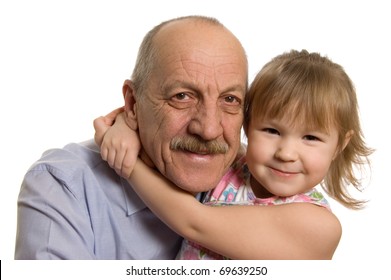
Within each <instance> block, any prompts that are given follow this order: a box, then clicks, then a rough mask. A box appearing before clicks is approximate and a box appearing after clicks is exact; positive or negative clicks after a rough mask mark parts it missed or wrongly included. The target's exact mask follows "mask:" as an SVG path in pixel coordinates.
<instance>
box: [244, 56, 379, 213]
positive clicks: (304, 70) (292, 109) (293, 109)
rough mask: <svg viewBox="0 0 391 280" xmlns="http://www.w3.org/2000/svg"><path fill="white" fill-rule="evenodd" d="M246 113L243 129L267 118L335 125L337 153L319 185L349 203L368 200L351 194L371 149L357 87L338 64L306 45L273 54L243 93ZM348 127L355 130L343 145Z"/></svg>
mask: <svg viewBox="0 0 391 280" xmlns="http://www.w3.org/2000/svg"><path fill="white" fill-rule="evenodd" d="M244 115H245V116H244V130H245V132H246V133H247V129H248V125H249V122H250V120H251V119H256V120H261V119H263V118H266V117H267V118H277V119H284V120H290V121H291V122H292V124H297V123H304V124H305V125H306V126H307V127H308V128H309V129H314V128H316V129H321V130H323V131H325V132H327V131H329V129H330V128H331V127H335V128H336V129H337V131H338V149H339V150H340V153H339V154H338V156H337V157H336V158H335V159H334V161H333V162H332V164H331V166H330V170H329V171H328V173H327V175H326V177H325V178H324V180H323V182H322V183H321V185H322V187H323V189H324V190H325V191H326V192H327V193H328V194H329V195H330V196H331V197H333V198H334V199H335V200H337V201H338V202H340V203H342V204H343V205H344V206H346V207H348V208H351V209H360V208H362V207H363V206H364V204H365V202H366V201H364V200H359V199H355V198H354V197H352V196H351V194H350V193H349V192H348V186H353V187H354V188H356V189H357V190H361V184H360V180H359V179H358V178H357V177H356V176H355V171H357V170H356V169H355V168H356V167H362V166H363V165H364V164H368V165H369V158H368V157H369V155H370V154H371V153H372V152H373V150H372V149H370V148H368V147H367V146H366V144H365V142H364V137H363V133H362V130H361V126H360V119H359V110H358V103H357V97H356V92H355V88H354V86H353V83H352V81H351V80H350V78H349V76H348V75H347V74H346V73H345V71H344V69H343V68H342V67H341V66H340V65H338V64H336V63H333V62H332V61H331V60H330V59H328V58H327V57H324V56H321V55H320V54H318V53H309V52H308V51H306V50H302V51H295V50H292V51H290V52H288V53H284V54H282V55H279V56H277V57H275V58H274V59H272V60H271V61H270V62H269V63H267V64H266V65H265V66H264V67H263V68H262V69H261V71H260V72H259V73H258V74H257V76H256V77H255V79H254V81H253V83H252V85H251V87H250V89H249V92H248V93H247V95H246V99H245V113H244ZM286 116H288V117H286ZM349 132H353V134H352V136H351V139H350V142H349V143H348V144H347V146H346V147H345V149H343V145H344V142H345V136H346V135H347V133H349ZM359 170H361V169H359Z"/></svg>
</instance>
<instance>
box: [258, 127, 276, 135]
mask: <svg viewBox="0 0 391 280" xmlns="http://www.w3.org/2000/svg"><path fill="white" fill-rule="evenodd" d="M262 131H264V132H266V133H269V134H276V135H279V134H280V132H278V130H277V129H275V128H270V127H267V128H264V129H262Z"/></svg>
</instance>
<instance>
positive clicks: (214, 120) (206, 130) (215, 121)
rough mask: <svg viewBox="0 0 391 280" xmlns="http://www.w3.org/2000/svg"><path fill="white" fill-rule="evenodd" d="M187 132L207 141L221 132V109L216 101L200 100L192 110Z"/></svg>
mask: <svg viewBox="0 0 391 280" xmlns="http://www.w3.org/2000/svg"><path fill="white" fill-rule="evenodd" d="M188 129H189V133H191V134H193V135H197V136H199V137H200V138H202V139H204V140H206V141H209V140H214V139H216V138H218V137H219V136H221V135H222V134H223V126H222V110H221V108H219V106H218V102H217V101H215V100H214V101H213V100H209V101H204V102H200V103H199V104H197V107H196V108H195V110H194V111H193V116H192V120H191V122H190V124H189V128H188Z"/></svg>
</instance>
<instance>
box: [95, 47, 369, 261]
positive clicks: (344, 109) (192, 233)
mask: <svg viewBox="0 0 391 280" xmlns="http://www.w3.org/2000/svg"><path fill="white" fill-rule="evenodd" d="M244 114H245V118H244V131H245V133H246V136H247V138H248V147H247V153H246V156H245V157H242V158H241V160H239V161H238V162H237V163H236V164H235V165H234V166H232V167H231V168H230V170H229V171H228V172H227V173H226V175H225V176H224V177H223V179H222V180H221V181H220V183H219V185H218V186H217V187H216V188H214V189H213V190H211V191H209V192H208V193H207V194H206V197H205V198H204V200H203V203H204V204H201V203H200V202H199V201H198V200H196V199H195V198H194V195H192V194H190V193H187V192H185V191H183V190H181V189H179V188H178V187H176V186H173V185H172V183H171V182H169V181H167V180H166V179H165V178H163V176H161V175H160V174H159V173H157V172H155V171H154V170H152V169H151V168H149V167H148V166H147V165H145V164H144V163H143V162H142V161H140V160H138V161H137V163H136V164H135V166H134V169H133V171H132V173H131V175H130V177H129V178H128V181H129V182H130V184H131V185H132V186H133V188H134V189H135V191H136V192H137V193H138V194H139V196H140V197H141V198H142V199H143V200H144V202H145V203H146V205H147V206H148V207H149V208H150V209H151V210H152V211H153V212H155V214H156V215H157V216H159V218H161V219H162V220H163V221H164V222H165V223H167V225H169V226H170V227H171V228H172V229H173V230H175V231H176V232H177V233H178V234H180V235H182V236H183V237H184V238H185V240H184V242H183V244H182V248H181V250H180V252H179V254H178V259H222V258H232V259H331V258H332V256H333V254H334V251H335V249H336V248H337V246H338V243H339V240H340V236H341V226H340V224H339V221H338V219H337V218H336V217H335V216H334V215H333V214H332V213H331V210H330V207H329V204H328V203H327V201H326V199H325V198H324V196H323V195H322V194H321V193H320V192H319V191H318V190H317V189H316V188H315V187H316V186H317V185H319V184H320V185H321V186H322V187H323V189H324V190H325V191H326V192H327V193H328V194H329V195H330V197H332V198H334V199H335V200H336V201H338V202H340V203H342V204H343V205H344V206H346V207H348V208H351V209H360V208H362V207H363V206H364V204H365V201H362V200H357V199H355V198H353V197H352V196H351V195H350V193H349V191H348V187H354V188H356V189H360V182H359V179H358V178H356V175H355V174H354V172H355V170H356V169H355V167H357V166H361V165H364V164H367V163H368V164H369V159H368V157H369V155H370V154H371V152H372V150H371V149H370V148H368V147H367V146H366V145H365V143H364V141H363V135H362V131H361V128H360V123H359V114H358V104H357V99H356V93H355V89H354V87H353V84H352V82H351V80H350V78H349V77H348V76H347V74H346V73H345V72H344V70H343V68H342V67H341V66H339V65H338V64H335V63H333V62H332V61H330V60H329V59H328V58H326V57H322V56H320V55H319V54H317V53H308V52H307V51H305V50H303V51H301V52H298V51H291V52H289V53H285V54H282V55H279V56H277V57H275V58H274V59H272V60H271V61H270V62H269V63H267V64H266V65H265V66H264V67H263V68H262V69H261V71H260V72H259V73H258V75H257V76H256V78H255V79H254V81H253V83H252V85H251V87H250V90H249V92H248V94H247V96H246V102H245V108H244ZM117 119H118V121H117V122H116V124H115V125H114V126H113V127H112V128H110V130H111V134H110V135H108V134H107V135H105V137H104V141H103V144H102V151H104V152H103V154H102V155H103V157H104V158H105V159H106V160H108V162H109V163H110V164H111V165H112V166H113V165H115V164H114V163H115V162H116V163H117V166H121V163H123V162H125V161H127V160H129V158H128V159H127V158H126V156H125V154H126V149H124V148H120V147H118V146H117V147H116V146H115V145H114V146H113V145H112V144H111V143H113V141H112V140H113V138H116V137H117V138H121V137H123V136H112V135H115V133H113V131H115V129H117V130H116V131H117V132H118V134H121V133H122V134H123V133H124V132H123V131H124V128H123V126H124V122H123V121H120V119H121V118H117ZM96 121H97V123H96V131H97V137H96V139H97V142H98V143H100V142H102V138H103V135H104V133H105V131H106V129H107V127H105V126H104V121H106V122H107V119H106V120H104V119H100V120H99V119H97V120H96ZM110 130H109V131H110ZM120 131H121V132H120ZM122 134H121V135H122ZM125 139H126V138H125ZM117 143H118V142H117ZM133 144H134V143H133ZM128 149H129V150H134V148H132V147H131V146H129V148H128ZM128 154H129V153H128ZM133 154H134V151H133ZM109 155H110V156H109ZM128 157H130V156H129V155H128ZM118 163H120V164H118ZM117 170H119V172H120V167H119V168H117ZM122 171H123V170H122ZM122 174H123V173H122ZM123 175H127V174H123ZM127 177H128V176H127ZM148 185H149V186H153V187H145V186H148ZM143 186H144V187H143ZM225 205H230V207H210V206H225ZM266 205H270V207H260V206H266ZM287 208H288V209H289V211H288V213H289V215H287V214H286V213H287V211H286V209H287ZM282 209H285V210H284V211H282ZM288 229H289V230H288ZM288 236H289V238H288ZM288 240H289V241H288ZM292 240H293V241H292ZM223 256H225V257H223Z"/></svg>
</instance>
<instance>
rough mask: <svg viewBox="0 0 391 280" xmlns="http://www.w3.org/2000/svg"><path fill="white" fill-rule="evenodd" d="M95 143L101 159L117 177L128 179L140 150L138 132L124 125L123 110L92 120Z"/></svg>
mask: <svg viewBox="0 0 391 280" xmlns="http://www.w3.org/2000/svg"><path fill="white" fill-rule="evenodd" d="M94 128H95V142H96V143H97V145H98V146H100V152H101V155H102V159H103V160H105V161H107V163H108V164H109V165H110V167H111V168H113V169H114V170H115V171H116V172H117V174H118V175H120V176H122V177H124V178H128V177H129V176H130V174H131V173H132V171H133V168H134V165H135V164H136V160H137V157H138V154H139V152H140V149H141V144H140V140H139V137H138V132H137V131H134V130H132V129H130V127H129V126H128V125H127V124H126V121H125V115H124V113H123V108H119V109H116V110H114V111H113V112H111V113H109V114H108V115H106V116H104V117H99V118H97V119H95V120H94Z"/></svg>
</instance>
